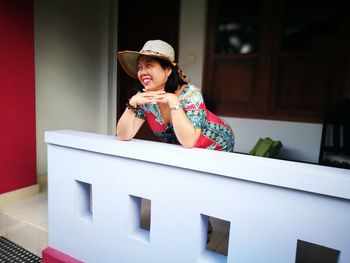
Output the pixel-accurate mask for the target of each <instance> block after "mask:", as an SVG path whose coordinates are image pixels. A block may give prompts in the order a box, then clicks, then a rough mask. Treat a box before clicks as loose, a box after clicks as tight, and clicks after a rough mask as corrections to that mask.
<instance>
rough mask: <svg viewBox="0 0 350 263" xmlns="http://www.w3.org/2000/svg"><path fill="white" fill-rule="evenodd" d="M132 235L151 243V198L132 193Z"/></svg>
mask: <svg viewBox="0 0 350 263" xmlns="http://www.w3.org/2000/svg"><path fill="white" fill-rule="evenodd" d="M130 200H131V205H130V207H131V209H130V212H131V213H130V218H129V219H130V220H129V222H130V236H131V237H133V238H136V239H138V240H141V241H144V242H146V243H149V240H150V231H151V200H149V199H146V198H142V197H138V196H132V195H130Z"/></svg>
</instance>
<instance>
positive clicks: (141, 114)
mask: <svg viewBox="0 0 350 263" xmlns="http://www.w3.org/2000/svg"><path fill="white" fill-rule="evenodd" d="M135 116H136V118H138V119H141V120H145V119H146V116H145V110H144V109H143V108H142V107H139V108H138V109H137V111H136V115H135Z"/></svg>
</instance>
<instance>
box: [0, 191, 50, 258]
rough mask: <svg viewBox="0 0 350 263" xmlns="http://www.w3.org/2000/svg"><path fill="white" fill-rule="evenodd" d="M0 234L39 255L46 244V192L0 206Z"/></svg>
mask: <svg viewBox="0 0 350 263" xmlns="http://www.w3.org/2000/svg"><path fill="white" fill-rule="evenodd" d="M0 235H1V236H4V237H6V238H7V239H9V240H11V241H12V242H14V243H16V244H18V245H20V246H22V247H23V248H25V249H27V250H29V251H30V252H32V253H34V254H35V255H37V256H40V257H41V251H42V250H43V249H44V248H45V247H46V246H47V192H46V191H45V192H42V193H40V194H38V195H36V196H33V197H29V198H26V199H23V200H21V201H17V202H14V203H10V204H7V205H5V206H3V207H1V209H0Z"/></svg>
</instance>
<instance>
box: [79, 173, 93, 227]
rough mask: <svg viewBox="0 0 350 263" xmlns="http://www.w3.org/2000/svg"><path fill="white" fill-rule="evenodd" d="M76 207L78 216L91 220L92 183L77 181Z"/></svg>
mask: <svg viewBox="0 0 350 263" xmlns="http://www.w3.org/2000/svg"><path fill="white" fill-rule="evenodd" d="M76 183H77V187H76V188H77V191H76V206H77V207H76V209H77V214H78V217H80V218H82V219H87V220H89V221H91V220H92V207H93V205H92V185H91V184H89V183H86V182H82V181H77V180H76Z"/></svg>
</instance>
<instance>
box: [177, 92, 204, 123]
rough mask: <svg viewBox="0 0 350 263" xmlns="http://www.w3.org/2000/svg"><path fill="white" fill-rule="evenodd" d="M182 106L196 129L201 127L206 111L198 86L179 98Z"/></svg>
mask: <svg viewBox="0 0 350 263" xmlns="http://www.w3.org/2000/svg"><path fill="white" fill-rule="evenodd" d="M181 103H182V107H183V109H184V111H185V113H186V115H187V117H188V118H189V120H190V121H191V122H192V124H193V126H194V127H195V128H197V129H203V127H204V125H205V120H206V111H205V105H204V100H203V96H202V92H201V91H200V90H199V89H198V88H193V89H191V90H189V91H188V92H186V94H184V96H183V98H182V99H181Z"/></svg>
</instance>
